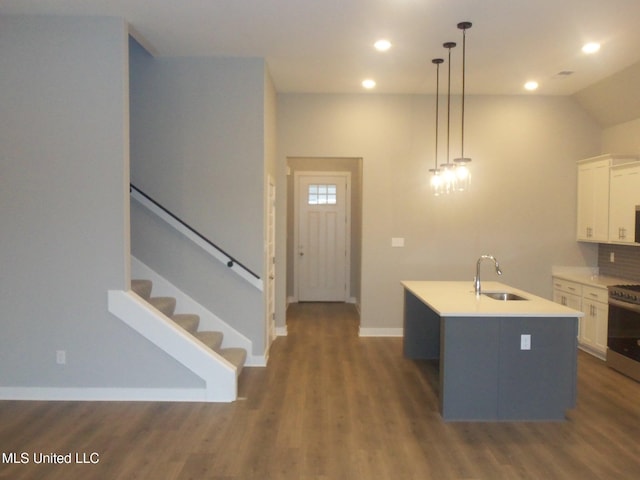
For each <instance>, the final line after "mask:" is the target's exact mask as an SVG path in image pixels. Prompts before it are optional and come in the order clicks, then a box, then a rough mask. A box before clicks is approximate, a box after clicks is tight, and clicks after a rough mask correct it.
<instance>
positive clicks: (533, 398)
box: [402, 281, 583, 421]
mask: <svg viewBox="0 0 640 480" xmlns="http://www.w3.org/2000/svg"><path fill="white" fill-rule="evenodd" d="M402 286H403V287H404V342H403V350H404V355H405V356H406V357H408V358H412V359H425V360H438V361H439V372H440V379H439V383H440V391H439V399H440V413H441V414H442V417H443V419H444V420H447V421H496V420H497V421H526V420H536V421H541V420H564V418H565V412H566V410H567V409H570V408H572V407H574V406H575V403H576V375H577V335H578V318H579V317H581V316H582V315H583V313H582V312H579V311H577V310H573V309H570V308H568V307H565V306H563V305H559V304H557V303H554V302H551V301H549V300H546V299H544V298H541V297H537V296H535V295H532V294H530V293H527V292H524V291H522V290H518V289H515V288H513V287H509V286H507V285H504V284H502V283H499V282H483V284H482V287H483V288H482V292H483V293H490V292H502V293H504V292H506V293H510V294H512V295H516V296H517V297H520V298H521V299H519V300H507V301H505V300H496V299H494V298H491V297H489V296H486V295H480V296H477V295H476V294H475V292H474V289H473V284H472V282H436V281H432V282H429V281H404V282H402Z"/></svg>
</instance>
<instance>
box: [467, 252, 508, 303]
mask: <svg viewBox="0 0 640 480" xmlns="http://www.w3.org/2000/svg"><path fill="white" fill-rule="evenodd" d="M484 259H488V260H493V263H494V264H495V266H496V273H497V274H498V275H502V270H500V265H499V264H498V260H496V257H494V256H493V255H481V256H480V258H479V259H478V262H477V263H476V278H474V279H473V288H474V290H475V292H476V295H480V294H481V293H482V287H481V286H480V264H481V263H482V260H484Z"/></svg>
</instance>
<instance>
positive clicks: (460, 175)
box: [454, 22, 471, 191]
mask: <svg viewBox="0 0 640 480" xmlns="http://www.w3.org/2000/svg"><path fill="white" fill-rule="evenodd" d="M458 28H459V29H460V30H462V99H461V124H460V132H461V133H460V136H461V139H460V157H458V158H456V159H454V162H455V164H456V189H457V190H458V191H465V190H467V189H468V188H469V185H470V183H471V172H470V170H469V163H471V159H470V158H468V157H465V156H464V100H465V98H464V96H465V76H466V71H465V70H466V57H467V30H468V29H469V28H471V22H460V23H458Z"/></svg>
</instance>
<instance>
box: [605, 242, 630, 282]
mask: <svg viewBox="0 0 640 480" xmlns="http://www.w3.org/2000/svg"><path fill="white" fill-rule="evenodd" d="M612 252H613V254H614V256H615V262H614V263H611V262H610V261H609V259H610V255H611V253H612ZM598 267H599V268H600V275H610V276H612V277H621V278H628V279H629V280H634V281H639V282H640V246H637V247H636V246H630V245H614V244H608V243H607V244H605V243H601V244H600V245H598Z"/></svg>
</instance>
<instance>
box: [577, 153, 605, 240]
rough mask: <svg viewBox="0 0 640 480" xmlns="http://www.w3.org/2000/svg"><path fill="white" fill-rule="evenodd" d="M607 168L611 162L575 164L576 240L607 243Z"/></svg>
mask: <svg viewBox="0 0 640 480" xmlns="http://www.w3.org/2000/svg"><path fill="white" fill-rule="evenodd" d="M610 165H611V159H610V158H606V159H600V158H599V157H596V159H592V160H585V161H583V162H582V163H579V164H578V230H577V238H578V240H582V241H587V242H606V241H607V236H608V234H609V166H610Z"/></svg>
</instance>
